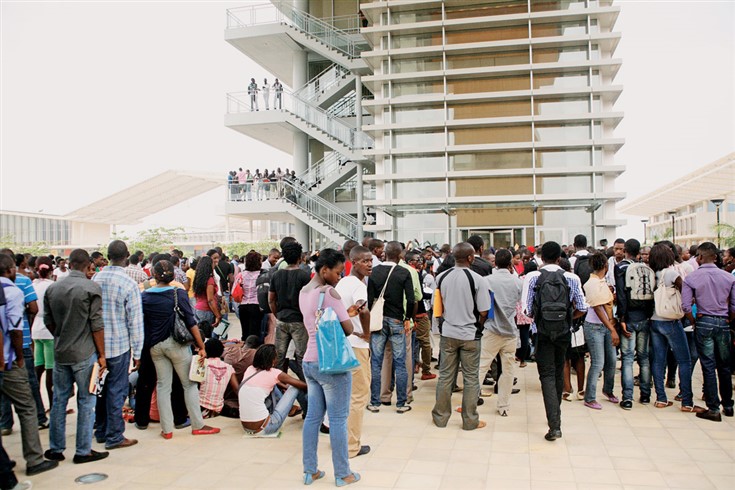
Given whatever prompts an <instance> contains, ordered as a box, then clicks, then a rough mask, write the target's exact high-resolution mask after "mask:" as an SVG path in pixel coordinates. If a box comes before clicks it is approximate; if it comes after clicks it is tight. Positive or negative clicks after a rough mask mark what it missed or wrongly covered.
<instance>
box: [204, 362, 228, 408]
mask: <svg viewBox="0 0 735 490" xmlns="http://www.w3.org/2000/svg"><path fill="white" fill-rule="evenodd" d="M206 373H207V374H206V376H205V377H204V381H203V382H202V385H201V387H200V388H199V405H201V406H202V407H204V408H207V409H209V410H213V411H215V412H221V411H222V406H223V405H224V403H225V400H224V396H225V390H226V389H227V385H228V384H229V382H230V378H231V377H232V375H233V374H234V373H235V369H234V368H233V367H232V366H230V365H229V364H226V363H225V362H224V361H223V360H222V359H217V358H211V359H207V370H206Z"/></svg>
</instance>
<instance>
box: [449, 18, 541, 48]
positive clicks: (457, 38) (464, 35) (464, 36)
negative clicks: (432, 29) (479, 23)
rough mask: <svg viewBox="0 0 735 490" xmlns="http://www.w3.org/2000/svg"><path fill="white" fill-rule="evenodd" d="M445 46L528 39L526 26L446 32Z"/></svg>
mask: <svg viewBox="0 0 735 490" xmlns="http://www.w3.org/2000/svg"><path fill="white" fill-rule="evenodd" d="M445 35H446V38H447V44H466V43H483V42H491V41H507V40H511V39H526V38H528V24H525V23H524V24H521V25H516V26H503V27H496V28H493V29H489V28H486V27H483V28H482V29H471V30H466V31H447V32H446V34H445Z"/></svg>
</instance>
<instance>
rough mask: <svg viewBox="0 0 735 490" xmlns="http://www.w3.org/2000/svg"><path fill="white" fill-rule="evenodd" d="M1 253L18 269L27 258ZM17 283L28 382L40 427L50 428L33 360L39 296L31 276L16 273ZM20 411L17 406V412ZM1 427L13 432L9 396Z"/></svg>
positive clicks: (0, 404)
mask: <svg viewBox="0 0 735 490" xmlns="http://www.w3.org/2000/svg"><path fill="white" fill-rule="evenodd" d="M0 253H3V254H6V255H8V256H10V257H11V258H12V259H13V260H14V261H15V265H16V271H17V270H18V269H17V267H18V264H19V261H23V260H25V257H24V256H23V255H22V254H18V255H17V256H16V255H15V254H13V251H12V250H10V249H7V248H6V249H3V250H2V251H0ZM15 285H16V286H18V288H20V291H21V292H22V293H23V298H24V305H25V306H24V309H23V310H24V311H23V358H24V360H25V362H24V364H25V366H26V370H27V371H28V382H29V383H30V387H31V394H32V395H33V400H34V402H35V404H36V415H37V417H38V428H39V429H48V417H47V416H46V408H45V407H44V406H43V400H42V399H41V387H40V386H39V383H38V378H37V377H36V371H35V368H34V362H33V340H31V325H32V324H33V319H34V318H35V316H36V314H37V313H38V296H37V295H36V290H35V289H34V288H33V282H32V281H31V280H30V278H28V277H26V276H24V275H22V274H18V273H17V272H16V275H15ZM17 412H18V410H17V407H16V413H17ZM0 428H1V429H2V431H1V432H2V435H4V436H7V435H10V434H11V433H12V432H13V411H12V408H11V405H10V400H8V398H7V397H4V396H3V397H0Z"/></svg>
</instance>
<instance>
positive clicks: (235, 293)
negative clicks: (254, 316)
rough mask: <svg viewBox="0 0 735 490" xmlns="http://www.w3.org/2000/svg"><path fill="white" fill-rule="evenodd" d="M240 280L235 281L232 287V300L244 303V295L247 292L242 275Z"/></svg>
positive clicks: (239, 277)
mask: <svg viewBox="0 0 735 490" xmlns="http://www.w3.org/2000/svg"><path fill="white" fill-rule="evenodd" d="M238 279H239V280H238V281H235V286H234V287H233V288H232V301H234V302H235V303H242V297H243V295H244V294H245V292H244V291H243V290H242V276H238Z"/></svg>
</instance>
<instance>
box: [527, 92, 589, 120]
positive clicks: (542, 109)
mask: <svg viewBox="0 0 735 490" xmlns="http://www.w3.org/2000/svg"><path fill="white" fill-rule="evenodd" d="M589 106H590V101H589V97H587V98H582V99H534V103H533V109H534V111H533V112H534V114H536V115H538V116H559V115H563V114H584V113H587V112H589Z"/></svg>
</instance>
